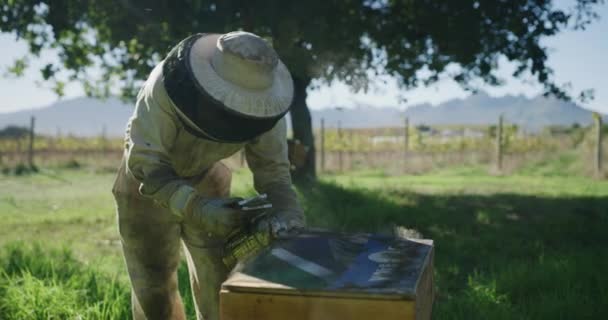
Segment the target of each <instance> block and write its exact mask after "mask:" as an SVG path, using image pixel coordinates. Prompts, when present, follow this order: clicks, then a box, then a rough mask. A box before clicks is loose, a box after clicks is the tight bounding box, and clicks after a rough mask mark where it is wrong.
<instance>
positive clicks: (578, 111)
mask: <svg viewBox="0 0 608 320" xmlns="http://www.w3.org/2000/svg"><path fill="white" fill-rule="evenodd" d="M591 113H592V112H591V111H589V110H587V109H583V108H581V107H579V106H578V105H576V104H575V103H573V102H565V101H561V100H558V99H554V98H545V97H542V96H538V97H535V98H532V99H529V98H526V97H525V96H504V97H500V98H494V97H491V96H489V95H487V94H486V93H479V94H476V95H472V96H470V97H468V98H466V99H454V100H449V101H446V102H444V103H442V104H439V105H437V106H431V105H430V104H421V105H415V106H411V107H409V108H407V109H406V110H405V111H400V110H398V109H396V108H390V107H389V108H373V107H368V106H360V107H357V108H354V109H335V108H334V109H321V110H315V111H313V118H314V119H315V126H318V125H319V123H320V119H321V118H323V119H324V120H325V123H326V125H328V126H332V127H333V126H336V125H337V123H338V121H340V122H341V124H342V126H343V127H381V126H401V125H403V120H404V118H405V117H408V118H409V120H410V123H412V124H426V125H487V124H493V123H496V122H497V120H498V116H499V115H500V114H503V115H504V118H505V121H507V122H509V123H515V124H518V125H520V126H521V127H524V128H526V129H529V130H539V129H541V128H543V127H545V126H548V125H572V124H574V123H578V124H581V125H585V124H589V123H591V121H592V116H591Z"/></svg>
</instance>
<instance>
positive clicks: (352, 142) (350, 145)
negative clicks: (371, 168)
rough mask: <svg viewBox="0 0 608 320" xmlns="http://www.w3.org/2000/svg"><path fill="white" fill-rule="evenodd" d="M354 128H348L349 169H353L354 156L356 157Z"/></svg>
mask: <svg viewBox="0 0 608 320" xmlns="http://www.w3.org/2000/svg"><path fill="white" fill-rule="evenodd" d="M353 132H354V129H353V128H350V129H349V130H348V170H353V162H354V161H353V157H354V152H355V151H354V150H355V148H354V146H355V140H354V139H355V138H354V136H353Z"/></svg>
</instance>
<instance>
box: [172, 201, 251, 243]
mask: <svg viewBox="0 0 608 320" xmlns="http://www.w3.org/2000/svg"><path fill="white" fill-rule="evenodd" d="M239 200H241V198H228V199H209V198H204V197H201V196H198V195H196V196H195V197H194V198H193V199H192V200H191V201H190V204H189V205H188V207H187V208H186V210H185V212H184V220H185V221H186V222H187V223H189V224H190V225H192V226H194V227H196V228H200V229H202V230H205V231H206V232H208V233H210V234H211V235H213V236H216V237H226V236H228V235H229V234H230V233H232V232H233V231H234V230H235V229H238V228H241V227H242V226H243V225H244V224H245V223H246V217H247V216H246V214H245V213H244V212H243V211H242V210H239V209H238V208H237V207H235V206H234V204H235V203H236V202H238V201H239Z"/></svg>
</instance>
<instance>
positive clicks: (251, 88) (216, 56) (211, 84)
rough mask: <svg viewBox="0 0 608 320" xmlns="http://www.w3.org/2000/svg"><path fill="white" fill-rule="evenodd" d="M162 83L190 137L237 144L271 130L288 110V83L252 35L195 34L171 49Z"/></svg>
mask: <svg viewBox="0 0 608 320" xmlns="http://www.w3.org/2000/svg"><path fill="white" fill-rule="evenodd" d="M163 83H164V85H165V89H166V90H167V93H168V94H169V97H170V98H171V100H172V102H173V104H174V107H175V109H176V111H177V113H178V114H179V118H180V120H181V121H182V122H184V124H185V127H187V128H188V130H189V131H191V133H194V134H196V135H198V136H201V137H202V138H206V139H210V140H213V141H218V142H226V143H241V142H246V141H248V140H251V139H253V138H255V137H257V136H259V135H260V134H262V133H264V132H266V131H268V130H270V129H272V127H274V125H275V124H276V122H277V121H279V119H281V118H282V117H283V116H284V115H285V114H286V113H287V111H288V110H289V107H290V105H291V103H292V100H293V81H292V79H291V75H290V74H289V71H288V70H287V68H286V67H285V65H284V64H283V63H282V62H281V60H280V59H279V57H278V55H277V53H276V52H275V51H274V49H273V48H272V47H271V46H270V44H268V43H267V42H266V41H265V40H263V39H262V38H260V37H258V36H257V35H255V34H252V33H248V32H243V31H236V32H230V33H227V34H223V35H221V34H196V35H193V36H190V37H188V38H186V39H184V40H183V41H182V42H180V43H179V44H178V45H177V46H175V48H173V49H172V50H171V52H170V53H169V55H168V56H167V58H166V59H165V61H164V65H163Z"/></svg>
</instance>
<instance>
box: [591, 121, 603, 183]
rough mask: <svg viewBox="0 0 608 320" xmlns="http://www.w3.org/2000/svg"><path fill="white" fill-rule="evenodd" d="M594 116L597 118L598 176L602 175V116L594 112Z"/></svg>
mask: <svg viewBox="0 0 608 320" xmlns="http://www.w3.org/2000/svg"><path fill="white" fill-rule="evenodd" d="M593 118H594V120H595V131H596V137H595V143H596V145H595V157H594V160H595V174H596V176H597V177H601V175H602V116H601V115H600V114H599V113H596V112H594V113H593Z"/></svg>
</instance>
